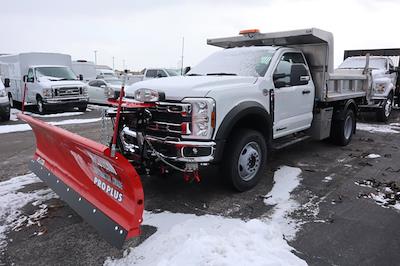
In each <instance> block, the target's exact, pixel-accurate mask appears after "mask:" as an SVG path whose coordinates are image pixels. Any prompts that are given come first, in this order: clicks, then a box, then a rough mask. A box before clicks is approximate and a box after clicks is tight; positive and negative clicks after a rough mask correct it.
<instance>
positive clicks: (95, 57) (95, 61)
mask: <svg viewBox="0 0 400 266" xmlns="http://www.w3.org/2000/svg"><path fill="white" fill-rule="evenodd" d="M94 64H95V65H97V50H94Z"/></svg>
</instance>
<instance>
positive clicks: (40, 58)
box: [0, 53, 89, 113]
mask: <svg viewBox="0 0 400 266" xmlns="http://www.w3.org/2000/svg"><path fill="white" fill-rule="evenodd" d="M0 74H1V75H2V76H3V78H4V86H5V87H6V92H7V96H8V99H9V102H10V105H11V107H12V106H14V102H15V101H17V102H21V103H22V101H23V97H24V88H25V84H26V87H27V90H26V96H25V105H36V106H37V108H38V111H39V113H45V112H46V111H47V110H50V109H63V110H65V109H67V108H73V107H78V108H79V110H80V111H85V110H86V107H87V103H88V100H89V99H88V94H87V86H86V85H85V84H84V83H83V82H82V81H80V80H78V79H77V77H76V75H75V73H74V72H73V71H72V69H71V56H70V55H66V54H56V53H21V54H16V55H5V56H0Z"/></svg>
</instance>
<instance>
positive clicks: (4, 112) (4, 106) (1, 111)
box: [0, 79, 10, 121]
mask: <svg viewBox="0 0 400 266" xmlns="http://www.w3.org/2000/svg"><path fill="white" fill-rule="evenodd" d="M0 120H3V121H8V120H10V104H9V103H8V97H7V93H6V89H5V87H4V85H3V82H2V81H1V79H0Z"/></svg>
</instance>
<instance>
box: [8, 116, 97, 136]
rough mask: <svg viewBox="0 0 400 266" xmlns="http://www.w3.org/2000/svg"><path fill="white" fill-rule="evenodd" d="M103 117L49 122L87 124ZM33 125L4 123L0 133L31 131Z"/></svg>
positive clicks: (57, 124)
mask: <svg viewBox="0 0 400 266" xmlns="http://www.w3.org/2000/svg"><path fill="white" fill-rule="evenodd" d="M100 120H101V118H88V119H67V120H62V121H55V122H47V123H49V124H51V125H54V126H60V125H74V124H85V123H94V122H98V121H100ZM29 130H31V127H30V126H29V125H28V124H16V125H3V126H0V134H5V133H12V132H21V131H29Z"/></svg>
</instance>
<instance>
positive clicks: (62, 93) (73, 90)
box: [54, 87, 82, 97]
mask: <svg viewBox="0 0 400 266" xmlns="http://www.w3.org/2000/svg"><path fill="white" fill-rule="evenodd" d="M80 94H82V89H81V88H79V87H64V88H57V89H55V90H54V96H56V97H69V96H76V95H80Z"/></svg>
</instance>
